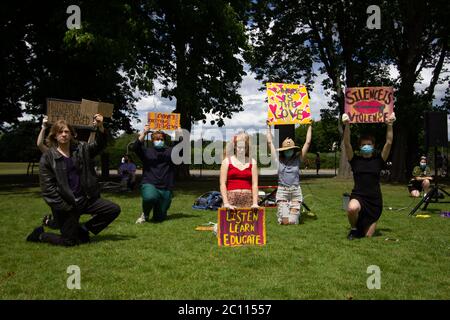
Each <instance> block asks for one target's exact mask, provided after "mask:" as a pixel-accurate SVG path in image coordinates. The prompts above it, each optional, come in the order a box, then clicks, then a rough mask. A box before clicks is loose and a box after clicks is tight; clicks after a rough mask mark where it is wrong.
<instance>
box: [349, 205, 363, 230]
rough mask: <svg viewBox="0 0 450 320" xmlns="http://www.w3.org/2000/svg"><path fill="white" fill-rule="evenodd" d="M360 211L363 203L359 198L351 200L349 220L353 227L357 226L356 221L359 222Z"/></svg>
mask: <svg viewBox="0 0 450 320" xmlns="http://www.w3.org/2000/svg"><path fill="white" fill-rule="evenodd" d="M359 211H361V204H360V203H359V201H358V200H356V199H352V200H350V202H349V204H348V208H347V217H348V222H349V223H350V226H351V227H352V229H354V228H356V223H357V222H358V217H359Z"/></svg>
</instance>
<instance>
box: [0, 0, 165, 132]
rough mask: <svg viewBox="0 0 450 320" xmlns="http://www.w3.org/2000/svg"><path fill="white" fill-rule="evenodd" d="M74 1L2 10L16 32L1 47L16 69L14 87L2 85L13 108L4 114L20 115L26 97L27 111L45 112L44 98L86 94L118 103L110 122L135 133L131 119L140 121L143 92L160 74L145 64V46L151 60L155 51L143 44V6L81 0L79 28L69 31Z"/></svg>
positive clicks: (25, 4) (116, 0) (5, 25)
mask: <svg viewBox="0 0 450 320" xmlns="http://www.w3.org/2000/svg"><path fill="white" fill-rule="evenodd" d="M71 4H72V2H71V1H65V0H63V1H58V0H50V1H44V2H39V3H38V2H36V1H25V2H23V1H21V2H15V3H9V4H8V6H7V7H6V8H5V11H3V10H2V16H1V17H2V22H1V26H0V27H2V28H3V29H4V30H5V31H7V32H8V31H11V32H10V33H8V37H9V38H8V39H7V41H8V44H11V45H9V46H5V48H6V49H3V48H2V52H1V54H2V58H3V61H2V68H9V69H11V70H10V71H9V74H12V75H13V77H11V78H9V79H8V86H6V88H5V89H4V86H2V90H7V92H6V95H5V96H3V95H2V97H5V98H4V100H2V104H3V105H5V106H7V107H8V110H9V111H11V114H9V118H7V119H6V120H7V122H15V121H17V118H18V117H19V116H20V115H21V114H20V112H19V109H18V106H19V105H20V101H22V102H23V103H24V111H25V112H26V113H28V114H30V115H34V116H40V115H42V114H45V110H46V105H45V104H46V98H49V97H53V98H61V99H69V100H78V101H79V100H81V99H82V98H86V99H91V100H100V101H106V102H111V103H113V104H114V105H115V108H114V114H113V118H112V119H111V120H107V121H109V122H110V125H109V126H110V128H111V129H112V130H113V131H116V130H118V129H121V130H125V131H127V132H131V131H132V128H131V120H132V119H133V118H134V119H137V113H136V109H135V107H134V104H133V103H134V102H135V101H136V100H137V98H138V97H137V96H138V93H139V92H140V91H141V92H142V91H143V92H148V91H150V90H151V87H152V80H153V79H154V77H155V72H154V69H152V68H150V66H151V64H150V63H147V65H146V66H145V67H144V66H143V63H142V59H141V57H142V51H141V50H145V57H146V61H147V62H149V61H150V60H149V59H150V57H151V58H153V59H155V57H156V55H155V54H153V53H154V52H156V50H157V49H156V48H144V47H142V46H141V45H140V43H141V42H142V41H141V40H142V39H143V38H144V37H151V35H148V34H142V33H141V30H140V29H141V28H140V27H141V26H140V25H139V24H138V21H139V19H138V15H139V14H140V11H139V10H138V9H140V8H139V6H138V4H137V3H136V2H135V1H119V0H113V1H106V0H101V1H78V2H77V5H78V6H79V7H80V9H81V28H80V29H71V30H70V29H68V28H67V25H66V20H67V19H68V18H69V14H67V13H66V10H67V7H68V6H69V5H71ZM2 5H3V4H2ZM146 40H147V41H146V43H147V44H149V43H151V41H149V40H148V39H146ZM2 47H4V46H2ZM9 63H10V65H8V64H9ZM7 74H8V72H7ZM2 81H3V80H2ZM14 90H16V91H17V92H16V91H14ZM3 105H2V106H3ZM1 110H2V112H3V110H5V109H4V108H2V109H1ZM3 119H4V118H3V117H2V122H3V121H5V120H3Z"/></svg>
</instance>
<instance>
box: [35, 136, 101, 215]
mask: <svg viewBox="0 0 450 320" xmlns="http://www.w3.org/2000/svg"><path fill="white" fill-rule="evenodd" d="M105 147H106V129H105V130H104V132H103V133H101V132H100V131H99V130H97V133H96V135H95V141H94V142H92V143H87V142H78V143H77V144H75V145H71V154H72V157H73V159H74V163H75V166H76V167H77V169H78V170H79V172H80V184H81V192H82V193H83V196H84V197H86V198H88V199H97V198H99V197H100V188H99V186H98V183H97V178H96V174H95V169H94V166H93V159H94V157H95V156H96V155H98V154H99V153H100V152H101V151H102V150H103V149H104V148H105ZM39 180H40V184H41V190H42V196H43V197H44V200H45V202H46V203H47V204H48V205H49V206H50V207H51V208H52V209H53V210H57V211H71V210H73V209H76V201H75V196H74V194H73V192H72V190H71V189H70V187H69V183H68V180H67V171H66V164H65V162H64V159H63V155H62V154H61V153H59V152H58V151H57V150H56V148H55V147H53V148H50V149H49V150H48V151H46V152H45V153H44V154H43V155H42V156H41V160H40V162H39Z"/></svg>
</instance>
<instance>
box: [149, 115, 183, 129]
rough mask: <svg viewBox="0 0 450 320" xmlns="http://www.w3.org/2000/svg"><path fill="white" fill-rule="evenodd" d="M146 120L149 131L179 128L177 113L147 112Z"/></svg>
mask: <svg viewBox="0 0 450 320" xmlns="http://www.w3.org/2000/svg"><path fill="white" fill-rule="evenodd" d="M147 119H148V121H147V122H148V125H149V126H150V130H176V129H178V128H179V127H180V114H179V113H164V112H149V113H148V115H147Z"/></svg>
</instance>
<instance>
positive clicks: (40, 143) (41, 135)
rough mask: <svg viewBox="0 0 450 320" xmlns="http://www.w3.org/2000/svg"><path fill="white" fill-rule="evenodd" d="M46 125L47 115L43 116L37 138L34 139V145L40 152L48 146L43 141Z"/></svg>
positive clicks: (44, 150)
mask: <svg viewBox="0 0 450 320" xmlns="http://www.w3.org/2000/svg"><path fill="white" fill-rule="evenodd" d="M47 127H48V117H47V116H44V118H43V119H42V126H41V131H40V132H39V135H38V138H37V141H36V145H37V147H38V148H39V150H40V151H41V152H42V153H44V152H46V151H47V150H48V147H47V146H46V145H45V143H44V140H45V130H46V129H47Z"/></svg>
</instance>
